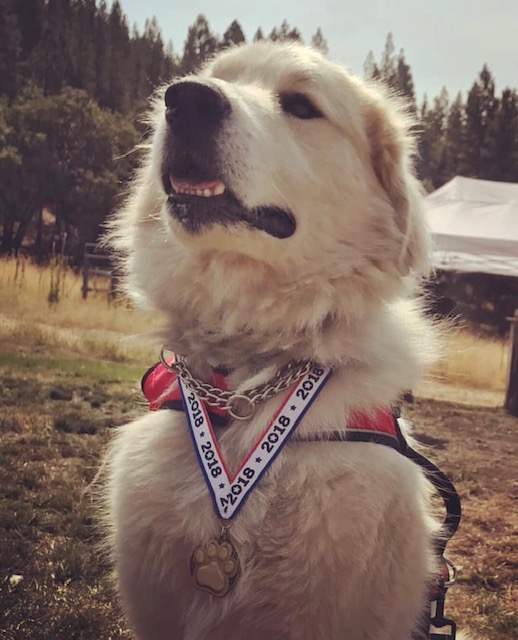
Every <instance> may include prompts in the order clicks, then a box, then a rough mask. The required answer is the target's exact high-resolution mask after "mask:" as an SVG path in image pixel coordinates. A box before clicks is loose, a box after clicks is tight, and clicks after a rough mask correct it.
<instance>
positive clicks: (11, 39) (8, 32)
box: [0, 0, 22, 97]
mask: <svg viewBox="0 0 518 640" xmlns="http://www.w3.org/2000/svg"><path fill="white" fill-rule="evenodd" d="M14 1H15V0H0V94H6V95H8V96H10V97H14V95H15V94H16V90H17V88H18V73H19V62H20V55H21V40H22V38H21V32H20V28H19V25H18V18H17V15H16V12H15V11H14Z"/></svg>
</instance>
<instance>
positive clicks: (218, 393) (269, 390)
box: [160, 347, 312, 420]
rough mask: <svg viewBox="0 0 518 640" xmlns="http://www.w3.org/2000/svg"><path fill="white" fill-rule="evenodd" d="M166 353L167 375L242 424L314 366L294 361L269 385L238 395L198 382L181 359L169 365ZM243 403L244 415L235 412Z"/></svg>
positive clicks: (164, 359)
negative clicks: (262, 403)
mask: <svg viewBox="0 0 518 640" xmlns="http://www.w3.org/2000/svg"><path fill="white" fill-rule="evenodd" d="M165 351H166V348H165V347H163V348H162V350H161V351H160V362H161V363H162V364H163V365H164V367H165V368H166V369H167V370H168V371H172V372H173V373H176V375H177V376H178V377H179V378H181V379H182V381H183V382H184V383H185V384H186V385H187V386H188V387H189V389H191V390H192V391H194V392H195V393H196V394H197V395H198V396H199V397H200V399H201V400H203V401H204V402H206V403H207V404H208V405H209V406H211V407H214V408H216V409H221V410H223V411H228V412H229V413H230V415H231V416H232V417H233V418H237V419H241V420H245V419H247V418H250V417H251V416H252V414H253V413H254V411H255V407H256V405H257V404H259V403H260V402H264V401H265V400H269V399H270V398H273V397H274V396H276V395H277V394H278V393H280V392H281V391H284V390H285V389H288V388H289V387H291V386H292V385H293V384H294V383H295V382H297V380H300V378H302V376H305V375H306V374H307V373H309V370H310V369H311V366H312V362H311V360H292V361H291V362H288V364H287V365H285V366H284V367H282V369H279V371H277V373H276V374H275V375H274V376H273V378H270V380H268V381H267V382H263V384H260V385H258V386H257V387H253V388H252V389H247V390H245V391H243V392H242V393H236V392H235V391H226V390H224V389H218V387H213V386H212V385H211V384H208V383H207V382H202V381H201V380H198V378H195V377H194V376H193V375H192V373H191V372H190V371H189V369H188V367H187V365H186V364H185V361H184V359H183V358H182V356H176V357H175V362H173V363H172V364H169V363H168V362H167V361H166V358H165ZM241 400H245V401H246V402H247V403H248V409H249V412H248V413H246V414H244V415H243V414H239V413H237V412H236V403H237V402H239V401H241Z"/></svg>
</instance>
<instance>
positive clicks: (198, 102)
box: [165, 80, 231, 134]
mask: <svg viewBox="0 0 518 640" xmlns="http://www.w3.org/2000/svg"><path fill="white" fill-rule="evenodd" d="M165 106H166V116H165V117H166V120H167V122H168V123H169V125H170V126H171V127H172V129H173V130H174V131H175V132H178V133H181V132H183V133H188V132H190V131H192V132H195V133H197V134H200V133H201V132H205V133H207V132H210V131H213V130H214V129H216V128H217V127H218V126H219V125H220V124H221V122H222V121H223V119H224V118H225V117H226V116H227V115H228V114H229V113H230V109H231V107H230V102H229V101H228V99H227V98H226V96H225V95H224V94H223V93H222V92H221V91H220V90H219V89H218V88H217V87H212V86H210V85H207V84H203V83H202V82H193V81H189V80H183V81H179V82H175V83H174V84H172V85H171V86H170V87H168V88H167V90H166V92H165Z"/></svg>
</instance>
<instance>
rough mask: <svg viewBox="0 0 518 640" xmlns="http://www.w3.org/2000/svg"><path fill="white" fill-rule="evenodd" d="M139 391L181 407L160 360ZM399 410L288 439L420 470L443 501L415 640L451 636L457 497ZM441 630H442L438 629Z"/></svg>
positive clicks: (216, 417) (219, 376) (160, 403)
mask: <svg viewBox="0 0 518 640" xmlns="http://www.w3.org/2000/svg"><path fill="white" fill-rule="evenodd" d="M212 377H213V383H214V385H215V386H218V387H220V388H222V389H225V388H226V382H225V372H222V371H219V370H214V371H213V376H212ZM142 391H143V392H144V395H145V396H146V398H147V399H148V401H149V408H150V410H151V411H157V410H159V409H173V410H176V411H183V403H182V398H181V392H180V388H179V384H178V380H177V376H176V374H175V373H174V372H172V371H170V370H168V369H167V368H166V367H164V365H163V364H162V363H161V362H158V363H157V364H155V365H154V366H153V367H151V368H150V369H149V370H148V371H147V372H146V374H145V375H144V377H143V379H142ZM205 408H206V410H207V412H208V413H209V415H210V418H211V420H212V422H213V423H214V424H217V425H225V424H227V423H228V421H229V416H228V414H227V413H226V412H225V411H223V410H221V409H217V408H213V407H210V406H209V405H207V404H206V405H205ZM399 417H400V416H399V414H398V412H397V411H394V410H385V409H380V410H378V411H376V412H374V413H372V414H353V415H352V416H350V418H349V420H348V426H347V428H346V430H345V431H329V432H326V433H323V434H313V435H298V434H297V435H296V436H295V437H294V438H293V439H294V440H296V441H299V442H319V441H323V442H349V441H350V442H368V443H374V444H381V445H384V446H388V447H390V448H392V449H395V450H396V451H398V452H399V453H401V454H402V455H404V456H405V457H407V458H408V459H409V460H412V461H413V462H414V463H415V464H417V465H419V466H420V467H421V468H422V469H423V470H424V472H425V473H426V475H427V477H428V479H429V480H430V482H431V483H432V484H433V486H434V488H435V489H436V490H437V492H438V493H439V494H440V496H441V498H442V499H443V502H444V506H445V509H446V517H445V519H444V521H443V524H442V530H441V534H440V536H438V538H437V540H436V551H437V555H438V558H439V559H440V561H441V567H440V570H439V575H438V576H437V579H436V581H435V582H434V584H433V585H432V586H431V592H430V600H431V607H432V610H431V615H430V618H429V621H430V626H429V628H427V629H425V628H423V630H422V632H418V634H419V635H418V636H415V640H455V633H456V626H455V622H454V621H453V620H449V619H448V618H445V617H444V601H445V596H446V592H447V590H448V587H449V586H450V584H451V582H450V574H449V569H448V565H451V563H449V561H447V560H446V559H445V557H444V552H445V549H446V545H447V544H448V542H449V540H450V539H451V538H452V536H453V535H454V534H455V532H456V531H457V529H458V526H459V523H460V518H461V505H460V498H459V495H458V493H457V491H456V489H455V486H454V484H453V482H452V481H451V480H450V479H449V478H448V476H447V475H446V474H445V473H444V472H443V471H441V469H439V467H438V466H437V465H436V464H434V463H433V462H432V461H431V460H429V459H428V458H426V457H425V456H423V455H422V454H421V453H419V452H418V451H416V450H415V449H412V447H411V446H410V445H409V444H408V442H407V441H406V439H405V437H404V435H403V433H402V431H401V428H400V426H399V423H398V418H399ZM443 631H444V632H443Z"/></svg>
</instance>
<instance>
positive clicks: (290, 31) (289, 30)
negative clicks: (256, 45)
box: [268, 20, 303, 42]
mask: <svg viewBox="0 0 518 640" xmlns="http://www.w3.org/2000/svg"><path fill="white" fill-rule="evenodd" d="M268 39H269V40H273V41H274V42H290V41H292V40H293V41H295V42H302V41H303V40H302V35H301V33H300V31H299V30H298V29H297V28H296V27H290V25H289V24H288V21H287V20H283V21H282V24H281V26H280V27H274V28H273V29H272V30H271V32H270V35H269V36H268Z"/></svg>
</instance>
